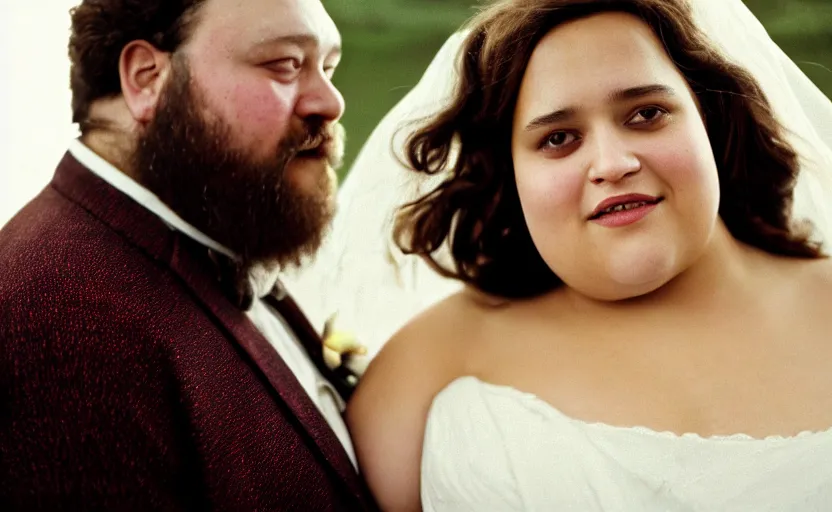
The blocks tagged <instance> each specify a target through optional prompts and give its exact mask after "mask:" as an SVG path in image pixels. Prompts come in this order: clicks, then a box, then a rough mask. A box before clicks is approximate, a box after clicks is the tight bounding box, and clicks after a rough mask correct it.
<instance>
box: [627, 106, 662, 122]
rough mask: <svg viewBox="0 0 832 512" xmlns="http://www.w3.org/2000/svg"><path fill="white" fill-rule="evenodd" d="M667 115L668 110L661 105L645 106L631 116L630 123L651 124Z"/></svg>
mask: <svg viewBox="0 0 832 512" xmlns="http://www.w3.org/2000/svg"><path fill="white" fill-rule="evenodd" d="M665 115H667V112H666V111H665V110H664V109H661V108H659V107H648V108H643V109H641V110H639V111H638V112H636V115H634V116H633V117H631V118H630V120H629V121H628V124H649V123H652V122H655V121H658V120H659V119H661V118H662V117H664V116H665Z"/></svg>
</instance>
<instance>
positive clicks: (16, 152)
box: [0, 0, 79, 226]
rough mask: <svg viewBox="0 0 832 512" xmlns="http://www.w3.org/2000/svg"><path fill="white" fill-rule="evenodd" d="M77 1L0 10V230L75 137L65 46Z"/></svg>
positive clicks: (46, 0) (7, 5)
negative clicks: (71, 16) (0, 73)
mask: <svg viewBox="0 0 832 512" xmlns="http://www.w3.org/2000/svg"><path fill="white" fill-rule="evenodd" d="M78 1H79V0H35V1H31V2H16V1H10V0H4V1H3V2H2V5H0V50H1V51H2V53H0V70H2V71H0V72H2V78H0V102H2V103H0V109H1V110H0V141H2V145H0V226H2V225H3V224H5V223H6V222H7V221H8V220H9V219H10V218H11V217H12V216H13V215H14V214H15V212H16V211H17V210H19V209H20V208H21V207H22V206H23V205H24V204H26V203H27V202H28V201H29V200H30V199H31V198H32V197H34V196H35V195H36V194H37V193H38V191H39V190H40V189H41V188H43V186H44V185H46V184H47V183H48V182H49V180H50V178H51V177H52V173H53V172H54V170H55V166H56V165H57V163H58V161H59V160H60V158H61V156H62V155H63V153H64V152H65V151H66V147H67V143H68V142H69V141H70V140H71V139H72V138H73V137H75V136H77V128H76V127H75V126H74V125H73V124H72V123H71V116H72V114H71V108H70V101H71V99H70V93H69V59H68V57H67V42H68V38H69V9H70V8H71V7H72V6H73V5H76V4H77V3H78Z"/></svg>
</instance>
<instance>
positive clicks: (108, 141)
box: [81, 129, 136, 180]
mask: <svg viewBox="0 0 832 512" xmlns="http://www.w3.org/2000/svg"><path fill="white" fill-rule="evenodd" d="M125 139H126V137H125V136H124V135H122V134H116V133H113V132H112V131H109V130H103V129H96V130H92V131H90V132H88V133H85V134H84V135H82V136H81V142H83V143H84V145H85V146H87V147H88V148H89V149H90V150H92V151H93V152H94V153H95V154H97V155H98V156H100V157H101V158H103V159H104V160H106V161H107V162H108V163H109V164H110V165H112V166H113V167H115V168H116V169H118V170H119V171H121V172H123V173H124V174H126V175H128V176H130V178H132V179H133V180H136V176H135V175H134V174H135V173H133V172H132V171H131V168H130V165H129V164H128V157H127V155H129V154H130V152H131V151H132V150H133V147H132V146H133V144H131V143H128V142H126V141H125Z"/></svg>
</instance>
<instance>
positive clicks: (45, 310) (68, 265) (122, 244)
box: [0, 189, 173, 323]
mask: <svg viewBox="0 0 832 512" xmlns="http://www.w3.org/2000/svg"><path fill="white" fill-rule="evenodd" d="M54 193H55V194H57V193H56V192H54ZM0 261H3V266H2V268H0V304H3V307H2V309H3V310H4V311H5V314H4V315H3V316H2V318H4V323H6V322H12V321H13V322H20V321H22V320H28V321H30V322H32V323H34V322H51V321H53V320H55V319H56V318H61V317H65V316H68V315H79V316H80V315H83V316H84V317H85V318H87V319H95V318H102V317H106V316H108V315H111V314H112V312H113V311H117V310H127V309H131V310H133V311H135V312H140V311H143V310H149V309H150V308H151V307H152V305H153V303H154V301H158V299H159V298H160V297H164V295H165V294H164V292H163V290H164V288H165V284H166V283H168V284H169V285H172V284H173V280H172V279H171V277H170V276H169V275H168V274H169V273H167V272H165V270H164V268H163V267H162V266H160V265H158V264H157V263H155V262H154V261H153V260H152V259H151V258H150V257H148V256H147V255H146V254H144V253H143V252H141V251H140V250H138V249H137V248H136V247H134V246H133V245H131V244H130V243H129V242H127V241H126V240H125V239H124V238H123V237H121V236H119V235H118V233H116V232H114V231H113V230H112V229H110V228H109V227H108V226H107V225H106V224H104V223H103V222H101V221H99V220H98V219H96V218H95V217H93V216H92V215H90V214H89V213H88V212H86V211H84V210H83V209H81V208H80V207H78V206H77V205H75V204H74V203H71V202H61V201H60V200H59V198H56V197H50V192H49V190H48V189H47V190H45V191H44V192H43V193H42V194H41V196H39V197H38V198H36V199H35V200H34V201H32V202H31V203H30V204H29V205H27V206H26V207H25V208H24V209H23V210H21V212H20V213H19V214H18V215H17V216H16V217H15V218H13V219H12V220H11V221H10V222H9V223H8V224H7V225H6V226H5V227H3V229H2V230H0ZM151 298H154V299H153V300H151ZM142 318H143V317H142V315H136V318H135V321H137V322H138V321H141V320H142Z"/></svg>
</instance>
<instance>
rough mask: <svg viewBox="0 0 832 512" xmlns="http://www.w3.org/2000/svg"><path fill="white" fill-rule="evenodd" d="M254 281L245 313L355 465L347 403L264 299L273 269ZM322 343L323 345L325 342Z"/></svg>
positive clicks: (105, 171) (135, 186) (129, 183)
mask: <svg viewBox="0 0 832 512" xmlns="http://www.w3.org/2000/svg"><path fill="white" fill-rule="evenodd" d="M69 152H70V153H71V154H72V156H73V157H75V159H76V160H78V161H79V162H80V163H81V164H83V165H84V166H85V167H86V168H87V169H89V170H90V171H92V172H93V173H94V174H96V175H97V176H98V177H99V178H101V179H103V180H104V181H106V182H107V183H109V184H110V185H112V186H113V187H114V188H116V189H118V190H119V191H121V192H123V193H124V194H126V195H127V196H129V197H131V198H132V199H133V200H135V201H136V202H137V203H139V204H140V205H142V206H144V207H145V208H146V209H147V210H149V211H151V212H152V213H154V214H155V215H157V216H158V217H159V218H160V219H162V220H163V221H164V222H165V223H166V224H167V225H168V226H169V227H170V228H171V229H175V230H177V231H180V232H181V233H183V234H185V235H187V236H189V237H190V238H192V239H194V240H195V241H197V242H199V243H200V244H202V245H204V246H205V247H208V248H210V249H213V250H215V251H217V252H219V253H222V254H225V255H226V256H228V257H231V258H234V257H235V255H234V253H233V252H231V251H230V250H229V249H227V248H226V247H223V246H222V245H221V244H219V243H217V242H216V241H214V240H212V239H211V238H210V237H208V236H207V235H205V234H204V233H202V232H200V231H199V230H198V229H196V228H195V227H193V226H192V225H190V224H189V223H187V222H186V221H185V220H183V219H182V218H181V217H179V216H178V215H177V214H176V213H175V212H174V211H173V210H171V209H170V208H169V207H168V206H167V205H165V204H164V203H163V202H162V201H161V200H160V199H159V198H158V197H157V196H156V195H155V194H153V193H152V192H151V191H149V190H147V189H146V188H144V187H143V186H141V185H140V184H139V183H137V182H136V181H134V180H133V179H132V178H130V177H129V176H127V175H126V174H125V173H123V172H121V171H119V170H118V169H116V168H115V167H114V166H113V165H112V164H110V163H109V162H107V161H106V160H104V159H103V158H101V157H100V156H99V155H98V154H96V153H95V152H94V151H92V150H91V149H89V148H88V147H87V146H86V145H84V144H83V143H82V142H81V141H80V140H73V141H72V142H71V143H70V145H69ZM252 281H253V284H254V289H255V290H256V291H257V298H256V299H255V300H254V303H253V305H252V307H251V309H249V310H248V311H246V316H248V318H249V320H251V322H252V323H253V324H254V325H255V326H256V327H257V329H258V330H259V331H260V332H261V333H262V334H263V336H264V337H265V338H266V339H267V340H268V341H269V343H270V344H271V345H272V347H274V349H275V350H276V351H277V353H278V354H279V355H280V357H281V358H283V361H284V362H285V363H286V365H287V366H288V367H289V369H290V370H291V371H292V373H294V375H295V377H296V378H297V379H298V382H299V383H300V385H301V386H302V387H303V389H304V390H305V391H306V393H307V394H308V395H309V398H311V399H312V401H313V402H314V403H315V405H316V406H317V407H318V410H319V411H320V412H321V414H322V415H323V417H324V418H325V419H326V421H327V423H329V425H330V427H331V428H332V430H333V431H334V432H335V435H336V436H337V437H338V439H339V440H340V441H341V444H342V445H343V446H344V449H345V450H346V452H347V455H349V457H350V460H351V461H352V463H353V465H355V464H356V460H355V450H354V449H353V446H352V441H351V440H350V436H349V432H348V430H347V427H346V425H345V424H344V419H343V417H342V415H341V414H342V412H343V410H344V407H345V404H344V402H343V400H341V397H340V396H339V395H338V392H337V391H336V390H335V388H334V387H333V386H332V384H330V383H329V381H327V380H326V379H324V378H323V376H322V375H321V373H320V372H319V371H318V369H317V367H316V366H315V364H314V363H312V361H311V360H310V359H309V356H308V355H307V353H306V350H305V349H304V348H303V346H302V345H301V343H300V341H299V340H298V339H297V337H296V336H295V334H294V332H293V331H292V329H291V328H289V326H288V325H287V324H286V321H285V320H284V319H283V317H282V316H281V315H280V314H279V313H278V312H277V311H275V310H274V309H273V308H272V307H271V306H269V305H268V304H267V303H266V302H265V301H264V300H263V299H262V297H264V296H265V295H266V294H268V293H269V292H270V291H271V289H272V287H273V285H275V284H278V278H277V275H276V274H274V273H267V272H266V271H264V270H263V269H255V270H254V271H252ZM321 349H322V350H323V347H321Z"/></svg>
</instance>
